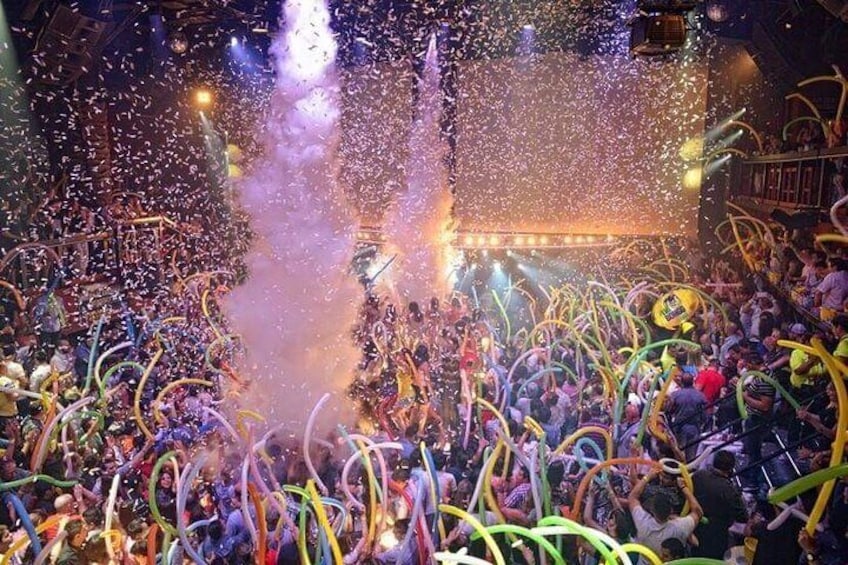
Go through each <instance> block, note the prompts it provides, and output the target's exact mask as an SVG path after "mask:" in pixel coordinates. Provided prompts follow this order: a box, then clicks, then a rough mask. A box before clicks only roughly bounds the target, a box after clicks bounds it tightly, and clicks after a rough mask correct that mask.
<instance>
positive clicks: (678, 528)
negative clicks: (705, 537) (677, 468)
mask: <svg viewBox="0 0 848 565" xmlns="http://www.w3.org/2000/svg"><path fill="white" fill-rule="evenodd" d="M657 476H659V472H658V471H656V470H653V471H651V472H650V473H648V474H647V475H645V476H644V477H643V478H642V480H641V481H639V482H638V483H636V486H634V487H633V490H631V491H630V495H629V496H628V497H627V505H628V506H629V507H630V514H631V515H632V516H633V524H634V525H635V526H636V540H635V541H636V543H640V544H642V545H644V546H647V547H648V548H650V549H652V550H653V551H654V553H656V554H658V555H659V554H660V553H661V552H662V543H663V542H664V541H665V540H667V539H669V538H675V539H678V540H680V541H681V542H683V543H686V540H687V538H689V536H690V535H692V533H693V532H694V531H695V527H696V526H697V525H698V522H700V521H701V517H702V516H703V515H704V511H703V510H702V509H701V505H700V504H698V500H697V499H696V498H695V496H694V495H693V494H692V492H691V491H690V490H689V489H688V488H687V487H686V484H685V483H684V482H683V479H678V486H679V487H680V490H681V492H683V495H684V496H685V497H686V500H687V501H688V502H689V508H690V510H689V514H687V515H686V516H683V517H678V518H672V517H671V501H670V500H669V498H668V496H667V495H665V494H664V493H662V492H660V493H658V494H657V495H655V496H654V497H653V500H652V501H653V504H651V511H652V513H649V512H648V511H647V510H645V509H644V508H642V504H641V503H640V502H639V498H640V497H641V496H642V493H643V492H644V491H645V487H646V486H647V485H648V483H650V482H651V481H653V480H654V479H655V478H656V477H657ZM649 564H650V562H649V561H648V560H646V559H645V558H644V557H640V558H639V565H649Z"/></svg>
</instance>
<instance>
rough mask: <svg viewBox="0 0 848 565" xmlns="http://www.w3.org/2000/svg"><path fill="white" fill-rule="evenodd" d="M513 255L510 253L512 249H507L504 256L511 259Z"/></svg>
mask: <svg viewBox="0 0 848 565" xmlns="http://www.w3.org/2000/svg"><path fill="white" fill-rule="evenodd" d="M513 255H515V254H514V253H513V252H512V249H507V250H506V256H507V257H512V256H513Z"/></svg>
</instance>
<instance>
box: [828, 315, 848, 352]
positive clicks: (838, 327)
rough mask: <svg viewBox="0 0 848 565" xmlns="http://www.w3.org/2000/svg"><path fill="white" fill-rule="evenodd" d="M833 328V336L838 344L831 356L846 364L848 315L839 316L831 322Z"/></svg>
mask: <svg viewBox="0 0 848 565" xmlns="http://www.w3.org/2000/svg"><path fill="white" fill-rule="evenodd" d="M831 325H832V326H833V335H835V336H836V338H837V339H838V340H839V344H838V345H837V346H836V349H835V350H834V351H833V356H834V357H836V358H837V359H839V360H840V361H842V362H843V363H848V315H845V314H840V315H839V316H836V317H835V318H834V319H833V321H832V322H831Z"/></svg>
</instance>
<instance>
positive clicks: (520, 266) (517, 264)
mask: <svg viewBox="0 0 848 565" xmlns="http://www.w3.org/2000/svg"><path fill="white" fill-rule="evenodd" d="M515 267H516V268H517V269H518V270H519V271H523V270H524V263H516V264H515Z"/></svg>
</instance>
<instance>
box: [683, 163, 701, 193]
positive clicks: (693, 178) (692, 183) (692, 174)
mask: <svg viewBox="0 0 848 565" xmlns="http://www.w3.org/2000/svg"><path fill="white" fill-rule="evenodd" d="M702 174H703V172H702V169H701V167H694V168H692V169H689V170H688V171H686V174H684V175H683V188H686V189H688V190H696V189H699V188H701V177H702Z"/></svg>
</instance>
